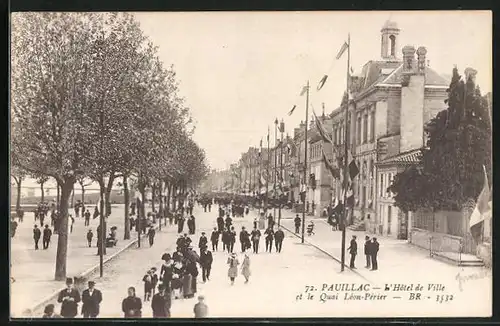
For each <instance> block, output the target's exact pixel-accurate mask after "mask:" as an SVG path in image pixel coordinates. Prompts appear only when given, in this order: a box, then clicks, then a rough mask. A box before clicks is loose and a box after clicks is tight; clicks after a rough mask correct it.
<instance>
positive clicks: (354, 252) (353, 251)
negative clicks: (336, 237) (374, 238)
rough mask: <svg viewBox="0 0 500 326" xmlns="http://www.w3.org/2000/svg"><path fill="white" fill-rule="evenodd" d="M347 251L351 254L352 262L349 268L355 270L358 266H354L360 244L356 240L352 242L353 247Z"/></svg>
mask: <svg viewBox="0 0 500 326" xmlns="http://www.w3.org/2000/svg"><path fill="white" fill-rule="evenodd" d="M347 250H349V253H350V254H351V262H350V264H349V267H350V268H355V267H356V266H354V262H355V260H356V255H357V254H358V244H357V243H356V240H354V239H352V240H351V245H350V246H349V248H348V249H347Z"/></svg>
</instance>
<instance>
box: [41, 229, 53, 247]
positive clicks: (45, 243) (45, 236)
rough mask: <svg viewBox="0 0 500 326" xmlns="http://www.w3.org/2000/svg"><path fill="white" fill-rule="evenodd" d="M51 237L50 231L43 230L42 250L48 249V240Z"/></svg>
mask: <svg viewBox="0 0 500 326" xmlns="http://www.w3.org/2000/svg"><path fill="white" fill-rule="evenodd" d="M51 237H52V230H51V229H47V228H45V229H43V249H47V248H48V247H49V243H50V238H51Z"/></svg>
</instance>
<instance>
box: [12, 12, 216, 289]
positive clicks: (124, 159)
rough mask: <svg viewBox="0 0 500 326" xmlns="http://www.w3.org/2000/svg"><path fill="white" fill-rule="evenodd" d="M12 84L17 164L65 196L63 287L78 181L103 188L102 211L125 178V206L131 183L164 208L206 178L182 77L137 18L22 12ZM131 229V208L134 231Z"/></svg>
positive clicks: (15, 20)
mask: <svg viewBox="0 0 500 326" xmlns="http://www.w3.org/2000/svg"><path fill="white" fill-rule="evenodd" d="M11 85H12V86H11V89H12V92H11V107H12V115H11V126H12V127H11V133H12V134H11V165H12V166H13V167H14V168H15V170H17V171H22V173H26V174H29V175H32V176H39V177H51V178H54V179H55V180H56V182H57V184H58V187H59V188H60V189H61V193H60V207H59V212H60V217H61V224H60V225H61V230H60V232H59V237H58V245H57V258H56V271H55V278H56V280H63V279H64V278H65V277H66V255H67V237H68V234H67V229H68V228H67V223H68V206H69V198H70V195H71V192H72V189H73V187H74V185H75V183H76V182H79V183H80V184H81V185H83V183H84V182H85V181H84V180H85V178H87V179H91V180H92V181H94V182H96V183H97V184H98V185H99V187H100V191H101V193H102V197H101V198H103V199H104V201H101V208H100V212H101V213H103V212H104V210H105V207H106V206H107V205H105V204H104V203H105V202H106V201H109V196H110V192H111V188H112V185H113V184H114V183H115V181H117V179H121V184H122V186H123V188H124V197H125V204H126V207H128V201H129V192H128V189H129V183H130V182H129V180H131V179H132V180H135V184H136V186H137V190H138V191H139V192H140V193H141V194H142V199H143V202H145V198H144V197H145V192H146V189H147V188H148V187H151V188H152V189H153V194H155V195H156V194H158V195H159V196H160V197H159V198H160V210H164V209H169V204H170V201H169V200H167V201H166V203H163V198H164V194H165V193H167V195H168V196H169V197H170V196H173V195H174V194H177V193H179V192H181V193H182V192H185V191H186V190H187V189H188V188H189V187H192V186H194V185H196V184H197V183H198V182H199V181H201V180H202V179H203V178H204V176H205V174H206V173H207V167H206V164H205V154H204V152H203V150H202V149H200V148H199V147H198V145H197V144H196V143H195V142H194V141H193V140H192V137H191V136H192V132H193V128H194V127H193V126H192V121H191V118H190V116H189V110H188V108H186V107H185V105H184V103H183V99H182V98H181V97H180V96H179V94H178V83H177V81H176V74H175V71H174V69H173V67H164V66H163V64H162V62H161V61H160V60H159V58H158V56H157V48H156V47H154V45H153V44H152V43H151V42H149V40H148V39H147V37H146V36H145V35H144V34H143V32H142V31H141V29H140V26H139V24H138V22H137V21H136V20H135V19H134V17H133V15H132V14H127V13H120V14H118V13H111V14H110V13H50V12H43V13H42V12H39V13H15V14H13V15H12V79H11ZM141 206H142V207H144V205H141ZM164 206H165V207H164ZM141 213H142V214H144V208H143V209H142V212H141ZM128 223H129V222H128V209H125V230H126V232H128V230H130V228H129V227H128ZM129 237H130V234H128V233H126V234H125V238H126V239H128V238H129Z"/></svg>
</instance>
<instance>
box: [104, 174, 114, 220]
mask: <svg viewBox="0 0 500 326" xmlns="http://www.w3.org/2000/svg"><path fill="white" fill-rule="evenodd" d="M113 182H115V172H114V171H111V173H110V174H109V179H108V186H107V187H106V191H105V192H104V202H105V203H106V206H105V207H106V215H104V216H106V217H107V216H109V215H110V214H111V202H110V198H111V190H112V188H113Z"/></svg>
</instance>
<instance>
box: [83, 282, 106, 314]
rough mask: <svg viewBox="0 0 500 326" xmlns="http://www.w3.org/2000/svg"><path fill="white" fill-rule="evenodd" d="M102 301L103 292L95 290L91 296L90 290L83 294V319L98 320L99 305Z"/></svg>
mask: <svg viewBox="0 0 500 326" xmlns="http://www.w3.org/2000/svg"><path fill="white" fill-rule="evenodd" d="M101 301H102V293H101V291H99V290H97V289H94V290H93V291H92V295H90V291H89V289H87V290H84V291H83V292H82V302H83V306H82V315H83V318H96V317H97V316H98V315H99V304H100V303H101Z"/></svg>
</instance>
